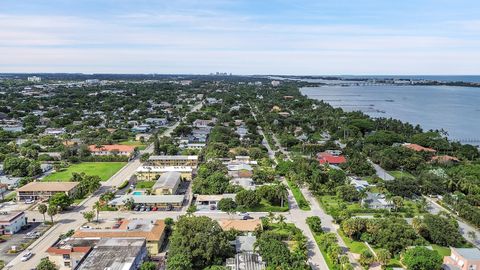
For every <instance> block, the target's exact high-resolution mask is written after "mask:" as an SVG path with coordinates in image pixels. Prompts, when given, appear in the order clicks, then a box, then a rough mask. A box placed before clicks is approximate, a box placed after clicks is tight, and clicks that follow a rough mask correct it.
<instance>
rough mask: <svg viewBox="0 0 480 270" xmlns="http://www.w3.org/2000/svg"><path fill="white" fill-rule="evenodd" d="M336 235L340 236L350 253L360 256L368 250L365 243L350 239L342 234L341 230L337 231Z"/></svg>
mask: <svg viewBox="0 0 480 270" xmlns="http://www.w3.org/2000/svg"><path fill="white" fill-rule="evenodd" d="M338 234H339V235H340V237H342V239H343V241H344V242H345V245H347V247H348V249H350V251H351V252H353V253H358V254H362V252H363V251H365V250H369V249H368V247H367V245H365V243H363V242H359V241H354V240H352V239H350V238H349V237H348V236H346V235H345V234H344V233H343V232H342V230H338Z"/></svg>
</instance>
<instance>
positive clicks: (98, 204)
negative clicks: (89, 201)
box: [93, 201, 103, 223]
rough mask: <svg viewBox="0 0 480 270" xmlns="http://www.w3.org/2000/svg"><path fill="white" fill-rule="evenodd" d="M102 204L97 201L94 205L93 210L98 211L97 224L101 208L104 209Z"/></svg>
mask: <svg viewBox="0 0 480 270" xmlns="http://www.w3.org/2000/svg"><path fill="white" fill-rule="evenodd" d="M102 206H103V205H102V203H101V202H100V201H96V202H95V204H94V205H93V209H95V210H96V211H97V223H98V215H99V214H100V208H102Z"/></svg>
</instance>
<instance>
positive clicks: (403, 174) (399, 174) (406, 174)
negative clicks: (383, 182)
mask: <svg viewBox="0 0 480 270" xmlns="http://www.w3.org/2000/svg"><path fill="white" fill-rule="evenodd" d="M388 173H389V174H390V175H391V176H393V177H395V178H401V177H408V178H415V176H413V175H412V174H411V173H409V172H405V171H403V172H402V171H388Z"/></svg>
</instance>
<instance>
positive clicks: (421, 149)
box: [403, 143, 437, 153]
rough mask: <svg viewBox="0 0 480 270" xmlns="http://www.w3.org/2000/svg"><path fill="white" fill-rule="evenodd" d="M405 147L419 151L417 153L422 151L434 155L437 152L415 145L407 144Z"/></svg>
mask: <svg viewBox="0 0 480 270" xmlns="http://www.w3.org/2000/svg"><path fill="white" fill-rule="evenodd" d="M403 146H405V147H406V148H408V149H412V150H413V151H417V152H421V151H425V152H432V153H434V152H437V151H436V150H435V149H432V148H427V147H423V146H421V145H418V144H415V143H406V144H404V145H403Z"/></svg>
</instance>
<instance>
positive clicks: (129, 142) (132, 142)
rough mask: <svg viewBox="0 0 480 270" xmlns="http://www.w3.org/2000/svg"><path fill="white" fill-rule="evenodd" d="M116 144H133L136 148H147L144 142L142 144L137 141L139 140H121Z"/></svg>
mask: <svg viewBox="0 0 480 270" xmlns="http://www.w3.org/2000/svg"><path fill="white" fill-rule="evenodd" d="M118 144H121V145H129V146H135V147H137V148H138V150H145V148H147V145H146V144H143V143H142V142H139V141H123V142H119V143H118Z"/></svg>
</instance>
